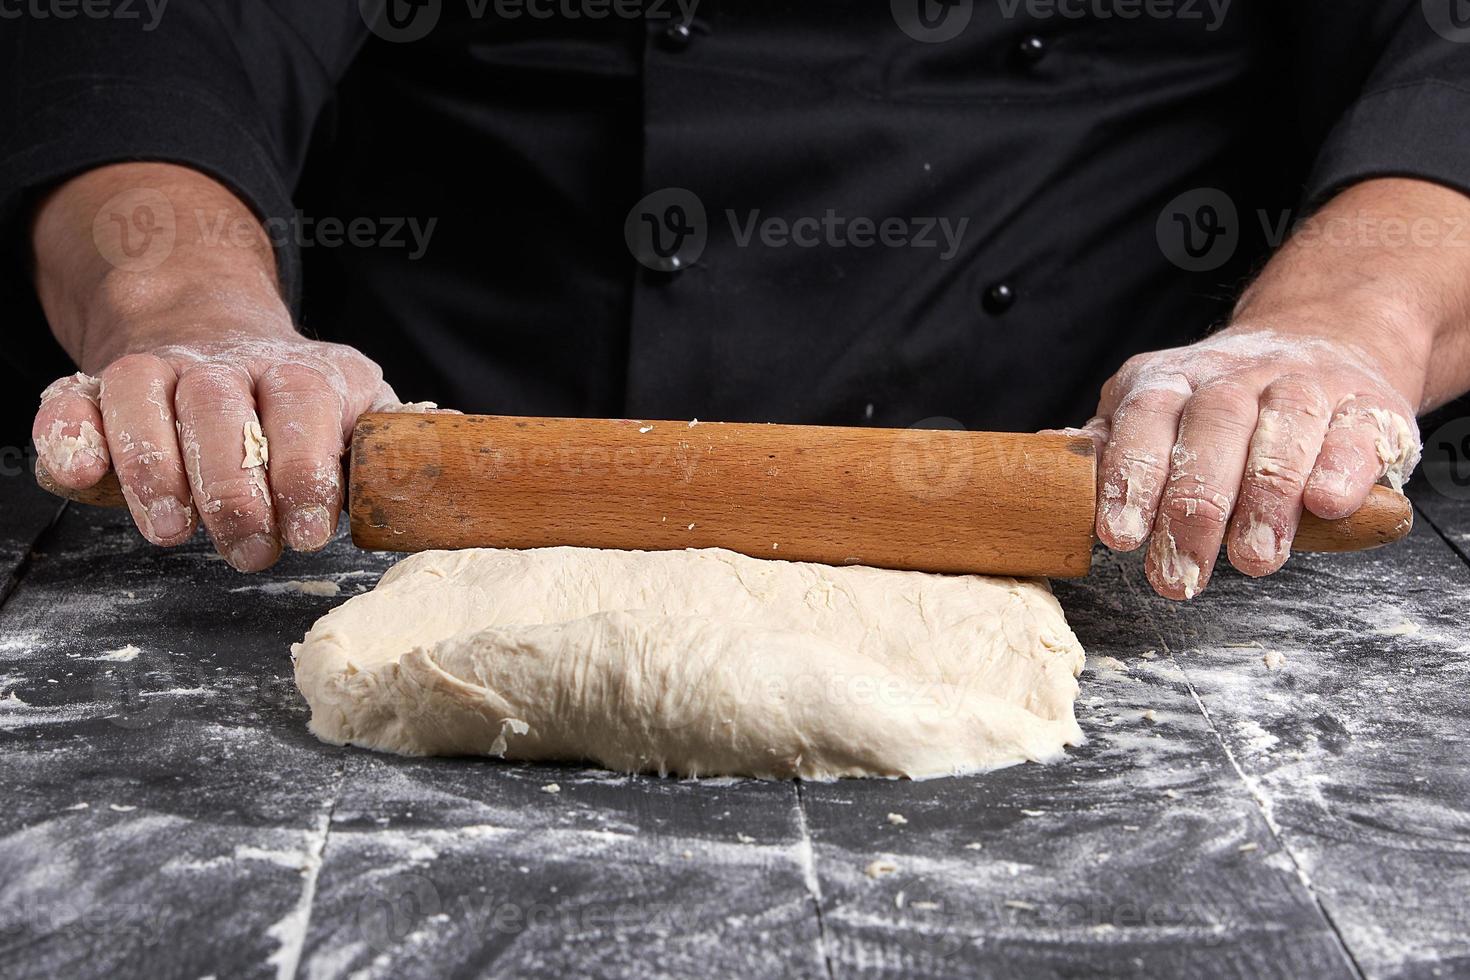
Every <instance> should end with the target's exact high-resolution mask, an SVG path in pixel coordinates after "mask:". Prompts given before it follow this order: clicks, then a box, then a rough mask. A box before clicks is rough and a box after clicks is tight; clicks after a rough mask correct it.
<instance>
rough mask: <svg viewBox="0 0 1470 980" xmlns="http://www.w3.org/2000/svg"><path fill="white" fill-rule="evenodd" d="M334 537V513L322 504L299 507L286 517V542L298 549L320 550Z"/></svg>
mask: <svg viewBox="0 0 1470 980" xmlns="http://www.w3.org/2000/svg"><path fill="white" fill-rule="evenodd" d="M331 538H332V515H331V513H330V512H329V511H328V510H327V509H326V508H325V507H323V506H322V505H320V504H313V505H311V506H309V507H298V508H296V509H295V510H293V511H292V512H291V513H290V515H289V516H288V517H287V518H286V543H287V544H289V545H290V546H291V547H292V548H294V549H295V550H297V551H318V550H320V549H322V548H324V547H326V544H327V542H328V541H330V540H331Z"/></svg>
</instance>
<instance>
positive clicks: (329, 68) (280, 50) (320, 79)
mask: <svg viewBox="0 0 1470 980" xmlns="http://www.w3.org/2000/svg"><path fill="white" fill-rule="evenodd" d="M129 9H130V10H131V11H132V12H134V13H135V16H131V17H128V16H122V13H123V11H122V9H121V7H120V6H116V5H115V8H114V13H113V15H112V16H109V17H105V18H97V19H93V18H88V17H85V16H75V17H70V18H67V19H58V18H56V17H55V16H54V15H53V16H51V17H38V16H32V15H22V16H20V17H18V18H16V19H14V20H11V21H9V22H7V23H5V24H4V25H3V29H0V134H5V135H4V136H3V137H0V140H3V142H0V236H3V239H0V240H3V244H4V246H5V248H6V249H7V250H8V251H10V252H11V253H12V255H13V256H14V257H17V258H22V257H24V256H26V255H28V244H27V242H26V236H27V226H28V223H29V216H30V212H31V210H32V208H33V206H34V203H35V201H36V199H37V198H38V196H39V195H40V194H42V193H43V192H44V191H45V190H47V189H48V188H49V187H52V186H54V185H55V184H57V183H58V182H60V181H62V180H64V179H66V178H68V177H71V176H73V175H75V174H78V173H81V172H83V171H86V170H89V169H91V168H94V167H98V166H102V165H105V164H109V163H117V162H122V161H129V160H150V161H163V162H170V163H177V164H181V165H185V166H189V167H193V168H195V169H197V170H200V171H202V172H204V173H206V174H209V175H210V176H211V177H213V178H215V179H216V180H218V181H220V182H221V183H223V184H224V185H226V186H227V187H229V188H230V189H231V190H233V191H234V192H235V193H236V194H237V195H238V196H239V197H240V198H241V200H243V201H244V202H245V203H246V204H247V205H248V206H250V207H251V208H252V209H253V210H254V212H255V214H256V215H257V217H259V218H260V219H261V220H262V221H264V220H267V219H271V218H281V219H284V218H288V217H289V216H290V215H291V214H292V210H293V209H292V203H291V194H292V189H293V187H294V185H295V182H296V180H297V179H298V177H299V175H300V171H301V168H302V165H303V161H304V158H305V156H306V151H307V147H308V144H309V142H310V139H311V134H312V130H313V129H314V127H315V124H316V121H317V119H318V117H319V116H320V115H321V113H322V111H323V109H324V107H325V106H326V105H327V103H328V101H329V100H330V98H331V96H332V93H333V90H334V88H335V86H336V84H337V81H338V80H339V79H340V77H341V76H342V74H343V73H344V72H345V71H346V69H347V67H348V66H349V64H350V63H351V61H352V59H353V58H354V57H355V55H356V53H357V51H358V49H359V48H360V46H361V44H362V42H363V40H364V39H365V37H366V36H367V24H366V22H365V21H364V19H363V17H362V16H361V14H360V13H359V5H358V3H356V2H354V0H307V2H303V0H243V2H242V0H173V2H169V3H161V2H147V0H143V2H139V3H136V4H133V5H131V6H130V8H129ZM277 262H278V265H279V267H280V274H281V278H282V286H283V288H284V289H285V291H286V295H287V298H288V300H289V302H290V303H291V306H292V308H293V310H294V309H295V308H296V306H297V301H298V299H299V296H300V285H301V284H300V256H299V254H298V253H297V250H296V248H295V247H294V246H293V245H291V244H289V243H286V242H278V243H277ZM12 268H14V267H12Z"/></svg>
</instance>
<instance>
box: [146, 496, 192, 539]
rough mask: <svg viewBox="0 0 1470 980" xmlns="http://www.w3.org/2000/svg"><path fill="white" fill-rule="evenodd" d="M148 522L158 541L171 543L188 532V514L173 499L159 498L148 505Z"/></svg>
mask: <svg viewBox="0 0 1470 980" xmlns="http://www.w3.org/2000/svg"><path fill="white" fill-rule="evenodd" d="M148 520H149V522H150V523H151V524H152V527H153V533H154V534H155V535H156V536H157V537H158V539H159V540H160V541H172V540H174V539H175V538H178V537H181V536H183V535H184V534H185V533H186V532H187V531H188V530H189V512H188V510H186V509H185V508H184V506H183V505H182V504H180V503H179V502H178V501H177V500H175V499H174V498H173V497H159V498H158V499H157V500H155V501H153V503H151V504H149V505H148Z"/></svg>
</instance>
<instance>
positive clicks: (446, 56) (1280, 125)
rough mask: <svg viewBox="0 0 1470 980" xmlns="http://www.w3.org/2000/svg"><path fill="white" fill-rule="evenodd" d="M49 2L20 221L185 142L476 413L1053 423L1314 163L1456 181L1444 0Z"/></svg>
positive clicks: (314, 325) (31, 46)
mask: <svg viewBox="0 0 1470 980" xmlns="http://www.w3.org/2000/svg"><path fill="white" fill-rule="evenodd" d="M45 2H46V0H0V11H3V10H4V8H6V7H9V8H10V9H11V13H10V14H9V15H7V16H4V17H0V34H3V42H0V44H3V46H0V62H3V65H4V73H5V78H4V80H3V82H4V83H3V85H0V98H3V100H4V105H3V117H0V119H3V124H4V127H3V139H4V146H3V150H0V194H3V195H4V197H3V207H4V209H5V210H4V215H5V218H6V225H5V229H6V235H7V242H8V244H9V245H10V247H11V248H12V249H14V250H15V251H16V252H17V253H20V252H22V251H23V249H24V224H23V220H24V215H25V213H26V212H27V210H28V209H29V208H30V206H31V204H32V202H33V201H34V199H35V196H36V194H37V193H38V192H40V191H41V190H43V189H44V188H46V187H48V186H52V185H54V184H55V182H56V181H58V180H59V179H62V178H64V177H66V176H67V175H69V174H73V173H76V172H78V171H81V170H84V169H86V168H88V167H92V166H96V165H99V164H104V163H108V162H113V161H118V160H127V159H149V160H169V161H175V162H179V163H183V164H187V165H190V166H193V167H196V168H198V169H200V170H202V171H204V172H206V173H208V174H211V175H213V176H214V177H216V178H218V179H219V180H221V181H223V182H224V183H225V184H227V185H229V186H230V187H231V188H233V189H234V190H235V191H236V192H237V193H239V194H240V196H241V197H242V198H243V199H244V200H245V201H246V202H247V203H248V204H249V205H250V206H251V207H252V208H253V209H254V210H255V211H256V212H257V214H258V215H259V216H260V217H261V218H262V219H263V220H266V221H267V228H268V230H271V233H272V238H273V240H275V241H276V244H277V248H278V255H279V264H280V268H281V272H282V277H283V280H284V284H285V289H286V291H287V293H288V296H289V298H290V301H291V303H292V305H293V309H295V310H296V311H297V313H298V315H299V317H300V322H301V324H302V327H303V329H304V330H305V331H306V332H307V333H308V334H311V335H314V336H319V337H322V338H325V339H331V340H337V341H342V342H344V343H348V344H353V345H355V346H357V347H359V348H361V349H362V350H364V351H365V352H366V353H368V354H369V355H370V356H372V357H374V358H375V359H377V360H378V361H380V362H381V363H382V364H383V365H384V366H385V368H386V370H387V373H388V375H389V378H390V380H392V381H393V382H394V383H395V384H396V385H397V386H398V389H399V392H400V394H401V395H403V396H404V397H405V398H412V399H420V398H431V399H436V400H439V401H441V402H443V403H445V404H448V405H452V406H455V407H458V408H462V409H465V410H469V411H485V412H502V413H526V414H548V415H549V414H565V415H579V416H630V417H646V418H657V417H667V418H686V417H689V416H697V417H699V418H703V419H725V420H770V421H783V422H819V423H836V424H849V423H850V424H863V423H869V424H876V425H910V424H914V423H916V422H918V421H920V420H925V419H934V418H936V417H947V418H950V419H956V420H959V421H960V422H961V423H963V424H964V425H966V426H970V427H983V428H990V429H1034V428H1037V427H1041V426H1048V425H1060V424H1069V423H1078V422H1080V421H1081V420H1083V419H1084V418H1086V417H1087V415H1088V414H1089V413H1090V411H1091V409H1092V408H1093V406H1094V405H1095V402H1096V397H1097V391H1098V388H1099V385H1100V383H1101V382H1102V381H1103V380H1104V379H1105V378H1106V377H1107V376H1108V374H1109V373H1111V372H1112V371H1113V370H1115V369H1116V368H1117V367H1118V365H1119V364H1120V363H1121V362H1122V361H1123V360H1124V359H1125V358H1126V357H1127V356H1128V355H1130V354H1132V353H1136V352H1139V351H1143V350H1149V349H1155V348H1159V347H1164V346H1170V345H1175V344H1179V343H1182V342H1188V341H1189V340H1191V339H1195V338H1197V337H1199V336H1200V335H1201V334H1202V333H1203V332H1204V331H1206V330H1207V329H1209V327H1210V326H1211V325H1212V324H1217V323H1218V322H1219V321H1220V320H1221V318H1222V317H1224V316H1225V315H1226V314H1227V312H1228V309H1229V304H1230V301H1231V298H1232V296H1233V294H1235V293H1236V292H1237V291H1238V289H1239V287H1240V284H1241V282H1242V280H1243V279H1244V277H1246V276H1248V275H1249V274H1250V273H1251V272H1252V270H1253V269H1254V268H1256V267H1258V266H1259V264H1260V262H1261V261H1262V260H1263V259H1264V257H1265V256H1266V255H1267V254H1268V253H1269V249H1270V248H1271V246H1272V245H1273V243H1279V240H1280V236H1281V234H1282V233H1283V232H1282V229H1283V228H1284V227H1285V222H1288V221H1289V220H1291V219H1292V218H1293V217H1297V216H1300V215H1301V214H1303V213H1304V211H1305V210H1306V209H1309V208H1311V207H1313V206H1314V205H1316V204H1318V203H1320V202H1322V201H1323V200H1324V199H1326V198H1327V197H1328V196H1330V195H1331V194H1332V193H1333V192H1334V191H1336V190H1338V189H1340V188H1342V187H1343V186H1345V185H1347V184H1350V183H1353V182H1356V181H1360V180H1363V179H1367V178H1371V177H1375V176H1384V175H1406V176H1415V177H1420V178H1424V179H1428V180H1433V181H1438V182H1441V183H1444V184H1447V185H1450V186H1452V187H1456V188H1459V189H1461V190H1467V191H1470V7H1467V5H1466V0H1442V2H1440V0H1425V2H1423V3H1421V2H1420V0H1255V2H1251V0H1234V2H1233V3H1231V2H1228V0H1214V2H1213V3H1212V2H1210V0H949V2H948V3H947V4H943V5H941V4H938V3H936V2H934V0H907V5H906V0H893V2H891V3H888V4H883V3H865V4H858V3H854V2H846V3H839V2H835V0H801V2H773V0H718V2H717V0H702V2H698V3H697V5H696V6H695V13H694V17H693V19H692V20H691V21H687V22H685V21H682V20H680V19H679V12H678V11H679V8H678V7H676V6H675V4H674V0H659V2H657V3H655V2H654V0H647V2H646V3H645V5H644V9H643V10H642V12H641V14H640V15H639V16H629V14H630V10H631V8H630V7H629V5H628V3H626V2H622V0H616V2H615V0H554V2H553V0H539V2H538V0H413V2H405V0H393V7H392V8H391V9H390V11H389V13H391V14H393V15H394V16H392V17H391V18H386V19H385V18H382V17H380V16H377V15H378V14H380V13H381V12H380V11H377V10H374V9H371V8H373V6H374V4H375V3H376V2H378V0H362V2H361V3H359V2H357V0H335V2H328V0H310V2H308V0H173V2H172V3H170V4H168V5H167V7H166V9H165V10H164V11H163V13H162V16H161V17H158V18H156V20H155V22H154V23H153V24H152V26H151V27H149V25H148V20H149V16H150V15H149V10H150V8H149V7H148V6H147V5H146V0H132V2H130V3H128V4H127V6H128V7H130V8H131V9H132V10H133V11H135V13H136V16H135V17H133V18H127V17H123V16H121V15H120V14H119V15H117V16H113V17H109V18H85V17H79V18H72V19H60V18H58V17H55V16H38V15H37V14H36V13H34V12H30V13H25V14H24V15H22V16H19V17H16V16H14V11H15V10H17V9H22V10H29V9H30V8H31V7H33V6H34V5H36V4H38V3H40V4H42V5H43V6H44V3H45ZM100 2H103V3H107V2H112V3H113V4H114V6H117V5H119V4H121V3H122V0H100ZM686 2H687V0H686ZM921 4H922V6H921ZM364 10H366V11H367V13H366V14H364ZM548 11H550V14H551V15H550V16H546V13H547V12H548ZM598 11H601V12H602V13H603V16H596V13H597V12H598ZM375 18H376V19H375ZM370 21H371V26H370ZM950 35H953V36H950ZM639 202H645V203H644V204H642V205H640V203H639ZM640 207H641V208H642V210H641V211H640ZM699 211H702V212H703V216H702V218H701V216H700V214H699V213H698V212H699ZM330 219H335V220H336V221H337V222H339V223H340V225H341V226H342V227H345V226H347V225H348V223H350V222H352V221H354V220H359V219H366V221H367V224H361V222H360V221H359V224H360V231H361V233H360V234H359V235H358V236H357V237H358V242H357V244H352V243H349V242H346V241H339V240H338V238H339V235H332V234H326V235H321V236H318V235H317V234H316V233H315V231H314V229H317V228H319V227H321V222H322V221H324V220H327V221H328V223H329V225H330ZM407 219H413V220H414V221H416V222H417V223H418V226H419V229H420V231H421V232H422V231H423V230H424V229H425V228H428V227H429V225H428V223H429V222H430V221H433V222H434V224H433V225H432V232H431V234H430V236H429V238H428V242H427V247H426V248H423V249H419V248H416V247H415V242H414V239H413V237H412V236H411V235H410V233H409V227H410V226H408V225H407V223H406V222H407ZM773 219H774V224H773V223H772V222H773ZM396 222H403V223H402V224H399V225H397V231H396V235H395V233H394V230H395V223H396ZM864 222H866V224H865V223H864ZM945 222H947V223H948V227H949V229H950V233H951V237H955V236H954V234H953V233H954V232H955V230H956V229H960V228H961V227H962V234H960V235H958V236H957V241H953V242H951V241H948V240H946V237H945V235H944V234H943V232H942V228H943V227H944V223H945ZM961 222H963V225H961ZM773 228H774V231H773V230H772V229H773ZM782 228H785V229H786V231H785V234H784V235H783V234H782V233H781V229H782ZM926 228H927V232H926ZM865 231H866V232H867V233H866V234H864V232H865ZM640 236H641V237H640ZM1461 236H1462V240H1464V238H1466V237H1470V231H1467V230H1461ZM926 237H927V239H928V240H929V241H930V242H931V244H928V245H926V244H924V243H923V240H924V239H926ZM318 238H320V240H318ZM395 241H396V244H395ZM1221 242H1223V245H1220V243H1221ZM1217 246H1219V247H1217ZM681 249H682V251H681ZM420 252H421V254H420ZM635 253H636V256H637V258H641V259H643V260H644V261H643V263H640V262H639V261H637V258H635ZM650 266H651V267H650ZM40 380H43V379H37V381H38V383H39V381H40Z"/></svg>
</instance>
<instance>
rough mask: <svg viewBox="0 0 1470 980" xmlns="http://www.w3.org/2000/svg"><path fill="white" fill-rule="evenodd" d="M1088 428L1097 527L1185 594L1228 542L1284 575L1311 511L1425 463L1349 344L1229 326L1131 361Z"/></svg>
mask: <svg viewBox="0 0 1470 980" xmlns="http://www.w3.org/2000/svg"><path fill="white" fill-rule="evenodd" d="M1088 429H1089V430H1090V431H1091V432H1092V433H1093V434H1095V435H1099V436H1100V437H1101V440H1102V441H1104V442H1105V446H1104V448H1103V451H1102V458H1101V464H1100V468H1099V473H1098V487H1099V499H1098V520H1097V531H1098V537H1100V538H1101V539H1102V541H1103V543H1104V544H1106V545H1108V546H1109V547H1111V548H1115V549H1117V550H1119V551H1132V550H1134V549H1136V548H1138V547H1139V546H1140V545H1141V544H1143V542H1144V541H1145V540H1148V541H1149V542H1150V544H1149V551H1148V559H1147V573H1148V577H1149V581H1150V582H1151V583H1152V584H1153V586H1154V588H1155V589H1156V590H1158V592H1159V593H1160V594H1162V595H1165V596H1168V597H1169V598H1174V599H1190V598H1193V597H1194V596H1195V595H1196V594H1198V593H1199V591H1200V590H1201V589H1203V588H1204V586H1205V584H1206V583H1207V582H1208V581H1209V578H1210V573H1211V571H1212V570H1213V568H1214V565H1215V560H1216V557H1217V555H1218V554H1219V552H1220V547H1221V544H1222V542H1224V543H1225V544H1226V546H1227V548H1228V554H1229V556H1230V561H1231V563H1232V564H1234V565H1235V567H1236V568H1238V569H1240V570H1241V571H1242V572H1245V573H1246V574H1248V575H1266V574H1269V573H1271V572H1274V571H1276V570H1277V569H1279V568H1280V567H1281V566H1282V564H1284V563H1285V561H1286V559H1287V557H1288V556H1289V554H1290V551H1291V541H1292V537H1293V536H1294V535H1295V533H1296V529H1297V526H1298V524H1299V523H1300V521H1301V516H1302V511H1303V508H1304V507H1305V508H1306V509H1307V510H1310V511H1311V512H1312V513H1313V514H1316V515H1317V516H1319V517H1323V518H1327V519H1336V518H1340V517H1345V516H1347V515H1348V514H1351V513H1352V512H1353V511H1355V510H1357V509H1358V507H1360V506H1362V504H1363V502H1364V500H1366V499H1367V496H1368V493H1369V491H1370V490H1371V489H1372V487H1373V484H1374V483H1376V482H1377V481H1379V480H1380V479H1383V478H1387V479H1388V481H1389V482H1391V483H1392V484H1393V485H1394V486H1395V487H1399V486H1402V483H1403V480H1404V479H1405V478H1406V477H1407V475H1408V473H1409V472H1410V471H1411V470H1412V469H1413V467H1414V465H1415V463H1416V462H1417V461H1418V457H1419V437H1418V430H1417V428H1416V427H1415V424H1414V411H1413V408H1412V407H1411V406H1410V404H1409V402H1408V400H1407V399H1406V398H1405V397H1404V396H1403V395H1402V394H1400V393H1399V392H1398V391H1397V390H1396V389H1395V388H1394V387H1393V385H1392V384H1390V383H1389V382H1388V380H1387V379H1386V378H1385V377H1384V376H1383V375H1382V374H1381V373H1380V372H1379V370H1378V369H1377V368H1376V366H1375V364H1374V362H1373V360H1372V358H1371V357H1370V356H1369V355H1368V354H1367V353H1366V352H1365V351H1362V350H1359V349H1357V348H1355V347H1354V346H1353V345H1352V344H1350V343H1348V342H1345V341H1338V340H1332V339H1328V338H1325V337H1315V336H1309V335H1301V334H1283V333H1277V332H1274V331H1272V330H1268V329H1252V328H1250V327H1233V328H1231V329H1229V330H1226V331H1223V332H1221V333H1220V334H1217V335H1216V336H1214V337H1212V338H1210V339H1209V340H1206V341H1204V342H1202V343H1199V344H1195V345H1193V346H1190V347H1181V348H1176V349H1174V350H1166V351H1159V352H1156V353H1150V354H1141V355H1139V356H1137V357H1134V358H1132V359H1131V360H1129V361H1128V362H1127V363H1126V364H1124V365H1123V367H1122V369H1121V370H1120V371H1119V372H1118V373H1117V374H1116V375H1114V376H1113V378H1112V379H1111V380H1110V381H1109V382H1108V383H1107V385H1106V386H1105V387H1104V389H1103V394H1102V399H1101V402H1100V404H1099V406H1098V417H1097V418H1096V419H1095V420H1094V421H1093V422H1092V423H1090V424H1089V426H1088Z"/></svg>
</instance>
